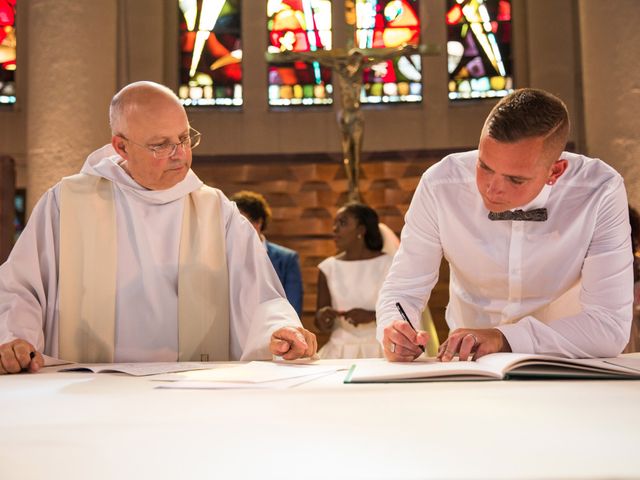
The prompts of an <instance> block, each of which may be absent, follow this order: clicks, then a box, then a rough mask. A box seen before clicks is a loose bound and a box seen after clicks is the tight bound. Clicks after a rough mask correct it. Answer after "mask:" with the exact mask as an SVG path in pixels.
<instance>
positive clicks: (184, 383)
mask: <svg viewBox="0 0 640 480" xmlns="http://www.w3.org/2000/svg"><path fill="white" fill-rule="evenodd" d="M332 373H334V372H324V373H318V374H314V375H305V376H303V377H295V378H286V379H281V380H271V381H267V382H208V381H202V380H195V381H192V380H180V381H177V382H166V383H162V384H160V385H158V386H157V387H156V388H161V389H180V390H230V389H240V390H245V389H272V390H277V389H283V388H291V387H295V386H298V385H303V384H305V383H309V382H312V381H313V380H316V379H318V378H322V377H326V376H327V375H331V374H332Z"/></svg>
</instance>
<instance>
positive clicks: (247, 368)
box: [154, 362, 347, 383]
mask: <svg viewBox="0 0 640 480" xmlns="http://www.w3.org/2000/svg"><path fill="white" fill-rule="evenodd" d="M346 369H347V368H346V367H344V366H339V365H319V364H313V363H305V364H300V363H288V362H287V363H285V362H249V363H246V364H242V365H237V366H232V367H231V368H221V369H216V370H200V371H197V372H183V373H176V374H172V375H163V376H162V377H160V378H156V379H154V380H164V381H190V382H221V383H262V382H274V381H278V380H286V379H291V378H299V377H306V376H314V375H320V374H329V373H334V372H337V371H339V370H346Z"/></svg>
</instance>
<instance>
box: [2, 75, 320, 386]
mask: <svg viewBox="0 0 640 480" xmlns="http://www.w3.org/2000/svg"><path fill="white" fill-rule="evenodd" d="M109 119H110V123H111V130H112V137H111V144H109V145H106V146H104V147H102V148H100V149H99V150H97V151H95V152H93V153H92V154H91V155H89V157H88V158H87V160H86V162H85V164H84V166H83V167H82V170H81V172H80V173H79V174H77V175H73V176H71V177H66V178H64V179H62V181H61V182H60V183H58V184H57V185H55V186H54V187H52V188H51V189H50V190H49V191H48V192H47V193H45V194H44V196H43V197H42V198H41V199H40V201H39V202H38V204H37V205H36V207H35V209H34V211H33V213H32V215H31V218H30V219H29V222H28V224H27V226H26V228H25V230H24V232H23V233H22V235H21V237H20V239H19V240H18V242H17V243H16V245H15V247H14V249H13V251H12V252H11V255H10V256H9V259H8V260H7V262H6V263H5V264H3V265H2V266H0V373H17V372H21V371H28V372H36V371H38V370H39V369H40V368H41V367H42V366H43V365H44V364H45V361H44V358H45V357H43V355H45V356H50V357H55V358H60V359H64V360H69V361H74V362H89V363H111V362H160V361H162V362H174V361H214V360H238V359H241V360H248V359H269V358H272V355H276V356H282V357H284V358H285V359H295V358H299V357H308V356H312V355H314V354H315V352H316V339H315V336H314V335H313V334H312V333H311V332H309V331H307V330H306V329H304V328H303V327H302V325H301V324H300V321H299V319H298V316H297V315H296V312H295V310H294V309H293V308H292V307H291V305H290V304H289V303H288V302H287V300H286V298H285V295H284V292H283V290H282V286H281V285H280V282H279V280H278V277H277V275H276V273H275V271H274V270H273V267H272V265H271V262H270V261H269V258H268V257H267V254H266V252H265V251H264V248H263V247H262V245H261V244H260V241H259V239H258V237H257V236H256V234H255V231H254V230H253V227H252V226H251V224H250V223H249V222H248V221H247V220H246V219H245V218H244V217H243V216H242V215H241V214H240V212H239V211H238V210H237V208H236V207H235V205H234V204H233V203H232V202H230V201H229V200H228V199H227V198H226V197H225V196H224V195H223V194H222V192H220V191H219V190H217V189H214V188H211V187H208V186H206V185H204V184H203V182H202V181H201V180H200V179H199V178H198V177H197V176H196V174H195V173H194V172H193V171H192V170H191V168H190V167H191V161H192V149H193V148H195V147H197V146H198V144H199V142H200V136H201V135H200V133H199V132H197V131H196V130H194V129H193V128H191V126H190V125H189V121H188V119H187V115H186V112H185V110H184V108H183V107H182V105H181V104H180V102H179V100H178V98H177V97H176V96H175V94H174V93H173V92H172V91H171V90H170V89H168V88H166V87H165V86H162V85H159V84H156V83H152V82H136V83H132V84H130V85H127V86H126V87H124V88H123V89H122V90H121V91H120V92H118V93H117V94H116V95H115V96H114V97H113V100H112V102H111V106H110V110H109Z"/></svg>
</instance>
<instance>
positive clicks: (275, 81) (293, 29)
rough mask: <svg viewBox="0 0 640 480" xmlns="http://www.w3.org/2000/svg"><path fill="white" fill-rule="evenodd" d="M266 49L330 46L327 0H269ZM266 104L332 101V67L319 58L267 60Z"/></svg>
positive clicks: (284, 49) (277, 50)
mask: <svg viewBox="0 0 640 480" xmlns="http://www.w3.org/2000/svg"><path fill="white" fill-rule="evenodd" d="M267 17H268V18H267V32H268V35H269V44H268V50H267V51H268V52H270V53H279V52H287V51H289V52H314V51H317V50H330V49H331V1H330V0H268V1H267ZM268 75H269V105H271V106H280V105H321V104H330V103H332V98H331V93H332V91H333V89H332V85H331V69H330V68H328V67H323V66H321V65H320V64H319V63H318V62H305V61H294V62H290V63H275V62H270V63H269V67H268Z"/></svg>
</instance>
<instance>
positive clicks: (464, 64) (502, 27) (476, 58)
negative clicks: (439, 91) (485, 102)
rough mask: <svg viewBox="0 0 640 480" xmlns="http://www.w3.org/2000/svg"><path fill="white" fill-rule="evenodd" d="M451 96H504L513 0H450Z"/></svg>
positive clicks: (507, 84) (509, 87)
mask: <svg viewBox="0 0 640 480" xmlns="http://www.w3.org/2000/svg"><path fill="white" fill-rule="evenodd" d="M447 2H448V11H447V16H446V22H447V29H448V41H447V53H448V70H449V99H451V100H464V99H473V98H488V97H504V96H505V95H507V94H508V93H509V92H511V91H512V90H513V79H512V76H511V1H510V0H447Z"/></svg>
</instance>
